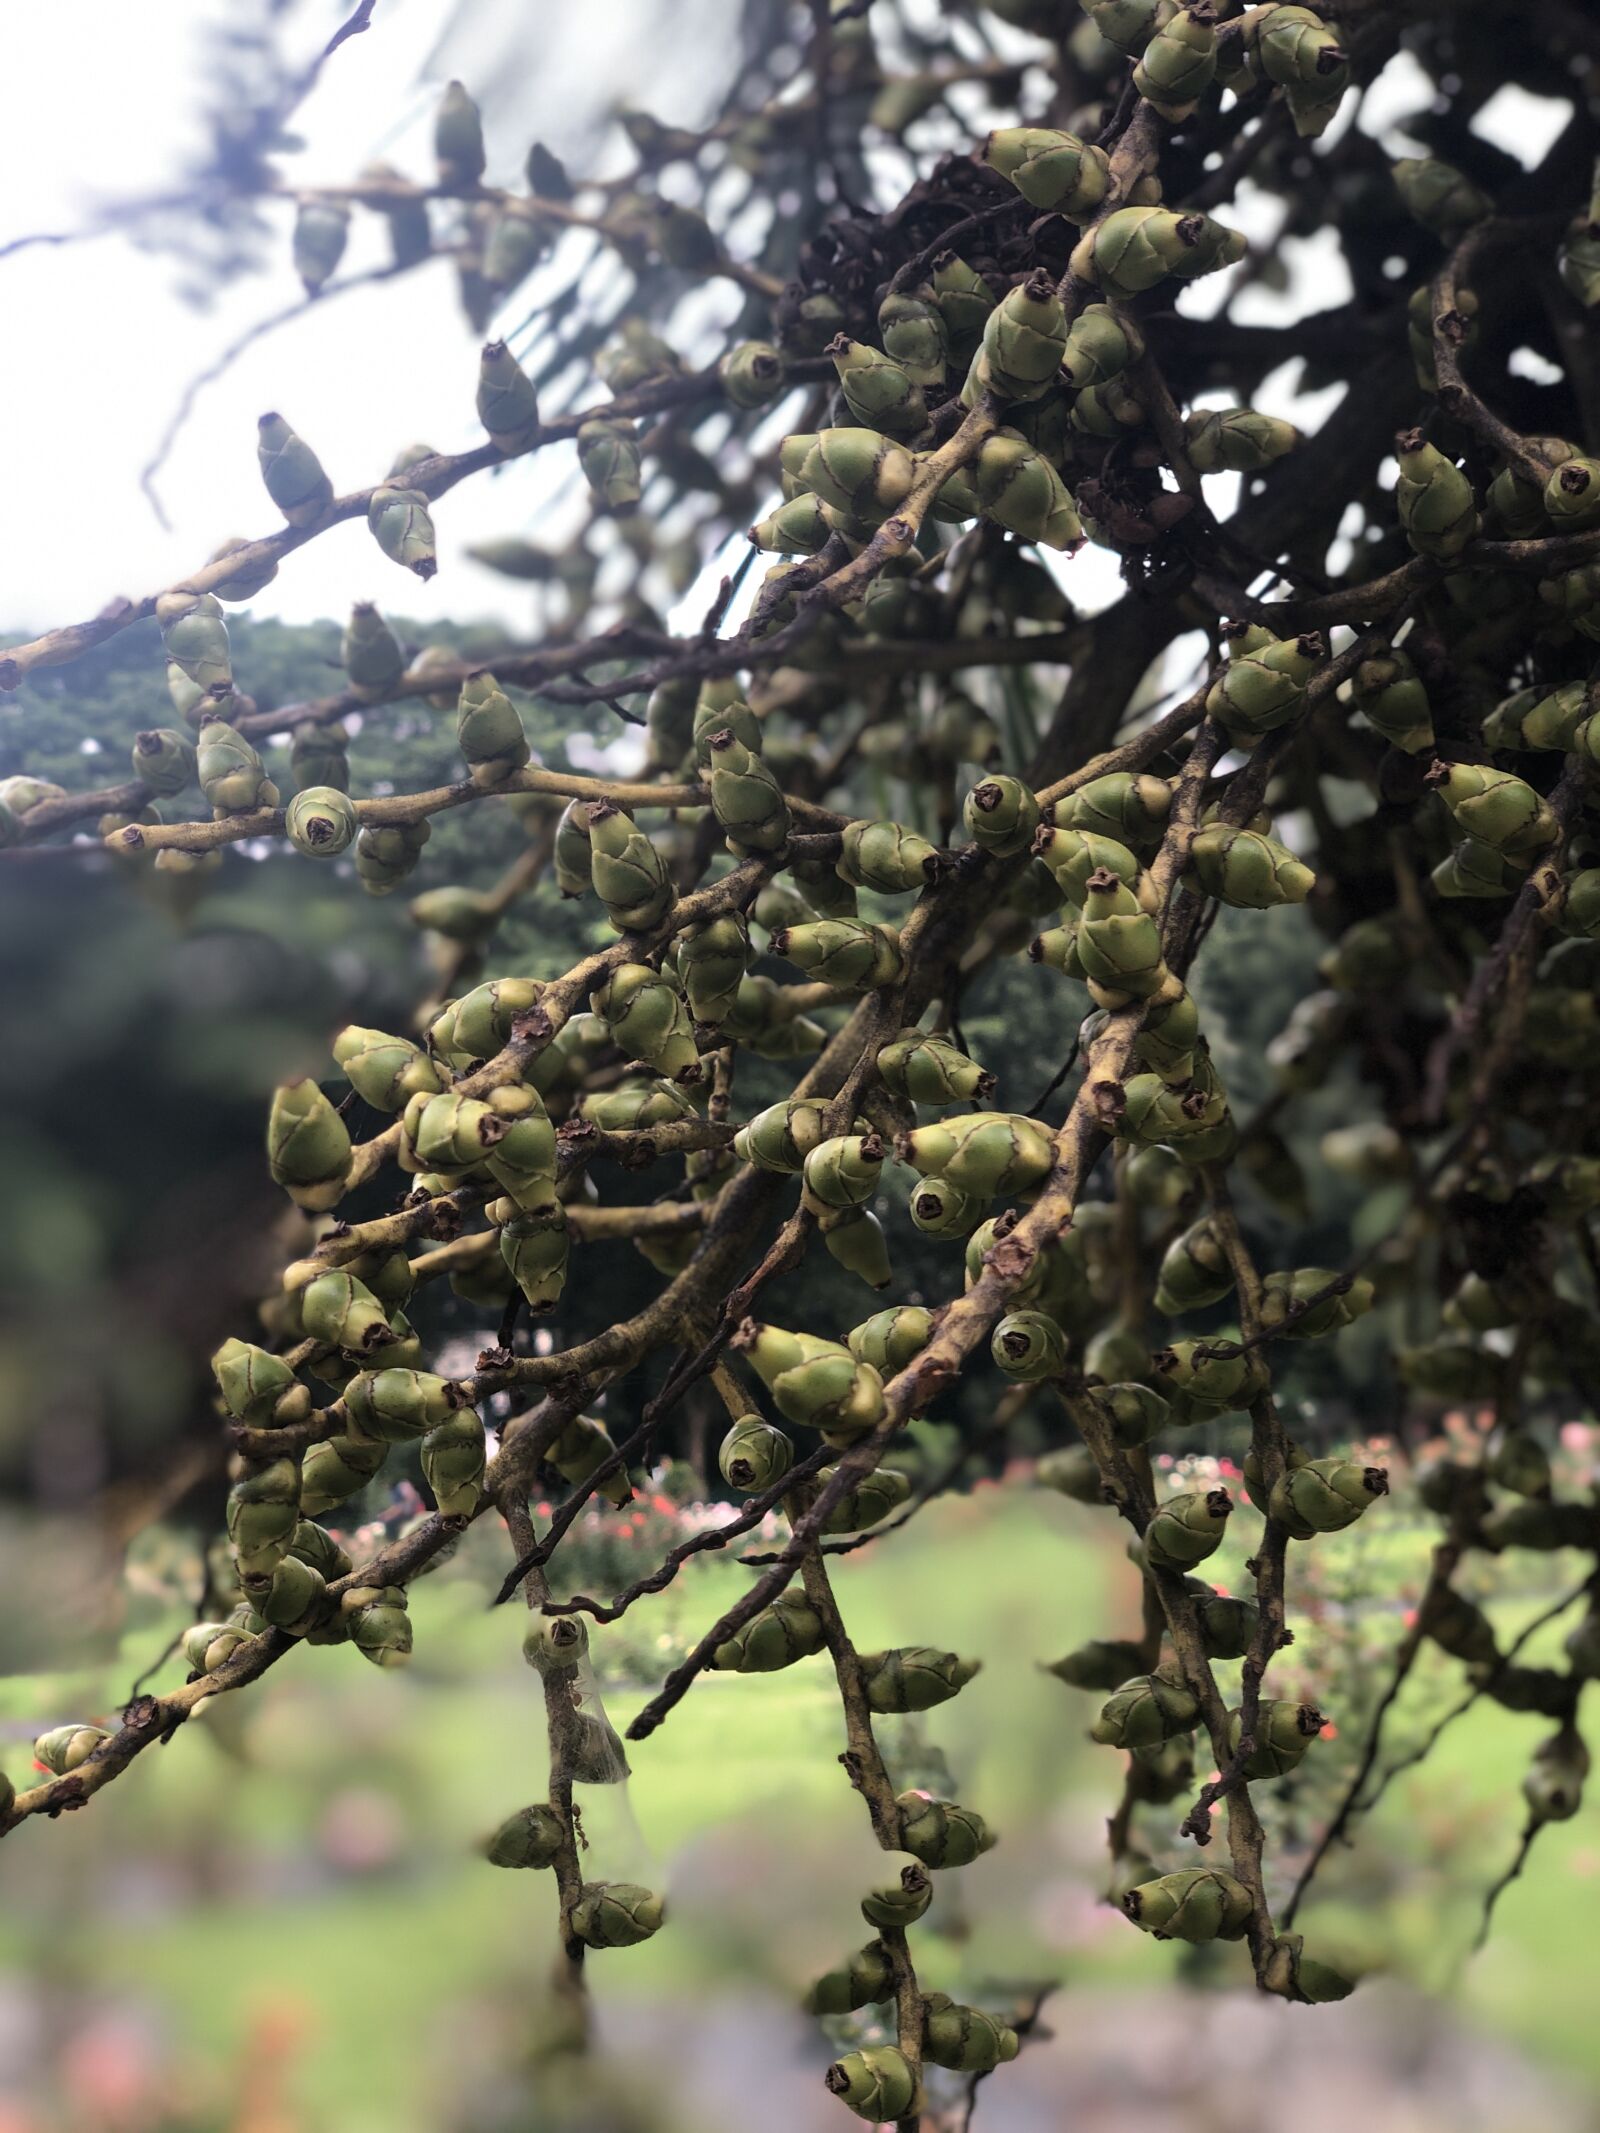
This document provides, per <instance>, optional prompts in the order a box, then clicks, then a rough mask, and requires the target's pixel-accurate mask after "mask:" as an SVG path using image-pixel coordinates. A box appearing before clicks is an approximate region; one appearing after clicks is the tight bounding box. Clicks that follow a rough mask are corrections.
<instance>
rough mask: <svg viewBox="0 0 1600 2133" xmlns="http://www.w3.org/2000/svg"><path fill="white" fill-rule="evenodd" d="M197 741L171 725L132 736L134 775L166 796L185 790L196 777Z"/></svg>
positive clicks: (154, 790)
mask: <svg viewBox="0 0 1600 2133" xmlns="http://www.w3.org/2000/svg"><path fill="white" fill-rule="evenodd" d="M195 769H196V762H195V750H194V743H193V742H192V741H191V740H190V739H189V737H188V735H187V734H185V733H178V732H175V731H174V730H173V728H172V727H170V726H156V727H153V728H152V729H151V730H150V731H149V732H147V733H136V734H135V735H134V737H133V774H134V776H135V777H136V778H138V779H140V780H142V782H143V783H144V784H146V785H148V786H149V788H150V790H151V791H152V792H154V793H160V794H161V795H162V797H163V798H166V797H168V796H170V795H171V794H173V793H179V792H182V790H183V788H184V787H185V786H186V785H190V784H193V783H194V779H195Z"/></svg>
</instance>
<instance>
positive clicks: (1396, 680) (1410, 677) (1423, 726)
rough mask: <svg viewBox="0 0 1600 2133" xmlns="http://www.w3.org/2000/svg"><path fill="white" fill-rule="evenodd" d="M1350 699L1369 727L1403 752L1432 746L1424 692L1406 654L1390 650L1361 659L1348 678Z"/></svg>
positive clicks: (1418, 750)
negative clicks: (1349, 678) (1349, 679)
mask: <svg viewBox="0 0 1600 2133" xmlns="http://www.w3.org/2000/svg"><path fill="white" fill-rule="evenodd" d="M1350 701H1351V703H1352V704H1353V705H1354V706H1355V708H1356V710H1358V711H1359V712H1361V714H1362V715H1363V717H1364V718H1365V719H1366V721H1367V724H1368V725H1369V726H1372V727H1374V728H1375V729H1376V730H1377V731H1378V732H1379V733H1381V734H1382V735H1383V737H1384V739H1385V740H1386V741H1389V742H1391V743H1392V744H1393V745H1394V746H1395V747H1396V748H1402V749H1404V750H1405V752H1406V754H1407V755H1419V754H1421V752H1422V751H1423V750H1424V749H1431V748H1432V747H1433V744H1434V732H1433V714H1432V711H1431V710H1430V708H1429V705H1428V692H1427V690H1426V689H1425V688H1424V687H1423V685H1422V682H1421V680H1420V678H1419V677H1418V674H1417V670H1416V668H1415V666H1414V665H1413V664H1412V662H1411V660H1410V658H1409V657H1408V656H1407V654H1406V653H1404V652H1400V651H1395V650H1393V649H1390V650H1389V651H1387V652H1380V653H1378V654H1377V655H1376V657H1374V658H1372V659H1364V660H1362V662H1361V664H1360V666H1359V667H1357V668H1356V671H1355V673H1354V675H1353V676H1352V677H1351V681H1350Z"/></svg>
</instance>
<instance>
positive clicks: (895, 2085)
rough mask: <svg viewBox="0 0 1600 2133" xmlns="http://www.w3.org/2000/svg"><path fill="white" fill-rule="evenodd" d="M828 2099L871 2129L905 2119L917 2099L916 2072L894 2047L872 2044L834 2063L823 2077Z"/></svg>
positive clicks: (847, 2053)
mask: <svg viewBox="0 0 1600 2133" xmlns="http://www.w3.org/2000/svg"><path fill="white" fill-rule="evenodd" d="M823 2079H824V2081H825V2082H826V2083H827V2085H828V2093H829V2095H830V2096H837V2097H838V2099H839V2101H840V2102H841V2103H842V2104H843V2105H844V2106H845V2107H846V2109H848V2110H851V2111H854V2112H855V2114H856V2116H857V2118H864V2119H866V2120H867V2122H868V2123H869V2124H870V2125H875V2126H876V2125H886V2124H888V2123H889V2122H890V2121H891V2120H892V2119H898V2118H904V2117H905V2115H906V2113H907V2112H908V2111H910V2110H911V2109H912V2108H913V2106H914V2104H915V2102H916V2099H917V2095H918V2093H919V2092H918V2084H917V2075H916V2069H915V2068H914V2067H913V2066H912V2064H911V2061H910V2060H909V2059H908V2058H907V2057H906V2056H905V2054H904V2052H902V2051H900V2050H899V2049H898V2048H897V2047H896V2046H895V2045H893V2044H872V2045H868V2046H867V2047H866V2048H865V2049H864V2050H861V2051H854V2052H846V2053H845V2055H844V2057H843V2058H842V2059H835V2060H834V2062H833V2064H832V2066H830V2067H829V2069H828V2071H827V2073H826V2074H825V2075H824V2076H823Z"/></svg>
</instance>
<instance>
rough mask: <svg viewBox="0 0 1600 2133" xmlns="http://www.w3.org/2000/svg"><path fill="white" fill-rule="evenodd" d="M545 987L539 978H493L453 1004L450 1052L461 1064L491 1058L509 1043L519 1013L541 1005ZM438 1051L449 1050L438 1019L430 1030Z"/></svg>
mask: <svg viewBox="0 0 1600 2133" xmlns="http://www.w3.org/2000/svg"><path fill="white" fill-rule="evenodd" d="M543 991H544V987H543V986H542V985H541V984H540V983H539V981H538V979H537V978H490V979H489V980H488V981H487V982H486V983H484V984H482V985H475V986H474V987H473V989H472V991H471V992H469V993H467V994H465V995H464V996H463V997H462V998H461V999H459V1000H457V1001H455V1002H454V1003H453V1005H452V1008H451V1016H450V1037H451V1044H450V1046H449V1047H448V1050H449V1056H450V1057H451V1058H452V1060H453V1061H454V1062H455V1063H456V1064H458V1065H460V1066H467V1065H470V1064H472V1063H473V1062H475V1061H479V1060H488V1059H492V1058H493V1057H494V1056H495V1054H496V1052H498V1051H501V1050H503V1049H504V1047H505V1046H506V1045H507V1044H509V1043H510V1041H511V1035H512V1031H513V1028H514V1026H515V1024H516V1019H517V1017H518V1016H519V1015H523V1014H526V1013H527V1012H528V1010H529V1009H530V1008H532V1007H535V1006H537V1005H538V1002H539V998H540V995H541V994H542V993H543ZM428 1035H429V1038H430V1041H431V1042H432V1044H433V1047H434V1049H435V1051H440V1050H446V1049H447V1047H445V1046H443V1045H441V1043H440V1041H439V1026H438V1023H437V1022H435V1023H434V1024H433V1026H432V1027H431V1028H430V1030H429V1032H428Z"/></svg>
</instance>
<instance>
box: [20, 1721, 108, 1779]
mask: <svg viewBox="0 0 1600 2133" xmlns="http://www.w3.org/2000/svg"><path fill="white" fill-rule="evenodd" d="M110 1738H111V1735H110V1734H109V1733H108V1732H107V1731H106V1729H105V1728H104V1727H103V1726H55V1727H52V1729H51V1730H50V1732H48V1733H41V1734H40V1735H39V1738H38V1739H37V1740H36V1741H35V1742H34V1744H33V1759H34V1761H35V1762H36V1763H42V1764H43V1765H44V1767H45V1769H46V1770H48V1771H49V1772H50V1774H51V1776H52V1777H67V1776H69V1775H70V1774H71V1773H72V1772H73V1771H74V1770H80V1769H82V1767H83V1765H84V1764H85V1763H86V1762H87V1761H88V1760H89V1758H90V1756H91V1755H93V1754H94V1752H95V1750H96V1749H97V1748H99V1747H101V1746H102V1745H103V1744H104V1743H105V1742H106V1741H108V1740H109V1739H110Z"/></svg>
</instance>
